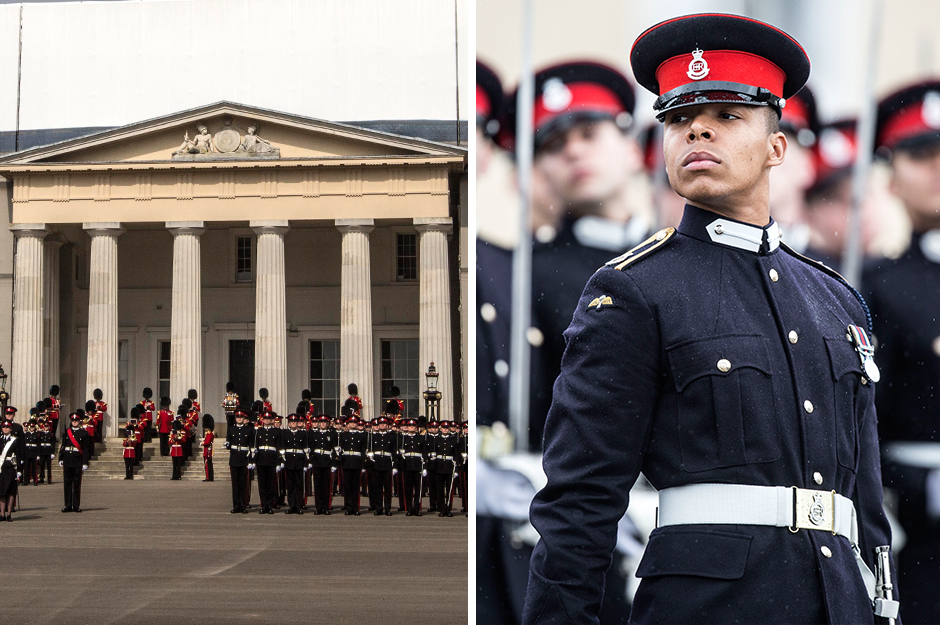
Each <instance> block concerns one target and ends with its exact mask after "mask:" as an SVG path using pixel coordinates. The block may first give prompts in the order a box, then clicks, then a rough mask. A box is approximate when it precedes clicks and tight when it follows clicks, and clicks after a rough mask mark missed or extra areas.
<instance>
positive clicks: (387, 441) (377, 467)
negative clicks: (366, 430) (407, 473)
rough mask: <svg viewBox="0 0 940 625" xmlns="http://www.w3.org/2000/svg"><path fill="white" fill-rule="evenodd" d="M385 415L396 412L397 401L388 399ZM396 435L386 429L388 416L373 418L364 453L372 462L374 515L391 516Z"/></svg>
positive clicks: (395, 470)
mask: <svg viewBox="0 0 940 625" xmlns="http://www.w3.org/2000/svg"><path fill="white" fill-rule="evenodd" d="M385 413H386V415H392V416H394V415H396V414H398V403H397V402H396V401H394V400H389V402H388V404H387V405H386V407H385ZM395 438H396V436H395V433H394V432H389V430H388V417H387V416H385V415H383V416H381V417H379V418H378V419H376V420H375V423H374V427H373V428H372V436H371V438H370V440H369V451H368V453H367V454H366V455H367V456H368V457H369V460H370V461H371V463H372V486H371V487H370V489H369V493H370V494H371V495H372V496H373V497H374V498H375V516H381V515H382V514H384V515H385V516H392V477H393V475H397V474H398V469H396V468H395V463H394V460H395V455H396V453H397V445H396V440H395Z"/></svg>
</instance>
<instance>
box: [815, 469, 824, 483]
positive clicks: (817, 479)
mask: <svg viewBox="0 0 940 625" xmlns="http://www.w3.org/2000/svg"><path fill="white" fill-rule="evenodd" d="M813 481H814V482H816V483H817V484H822V483H823V479H822V473H820V472H819V471H816V472H815V473H813Z"/></svg>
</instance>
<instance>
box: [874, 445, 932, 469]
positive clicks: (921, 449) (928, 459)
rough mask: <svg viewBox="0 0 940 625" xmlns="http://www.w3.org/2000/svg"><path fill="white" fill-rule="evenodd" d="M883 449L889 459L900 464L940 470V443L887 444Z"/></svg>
mask: <svg viewBox="0 0 940 625" xmlns="http://www.w3.org/2000/svg"><path fill="white" fill-rule="evenodd" d="M881 449H882V453H884V455H885V456H886V457H887V458H889V459H891V460H893V461H894V462H897V463H898V464H905V465H907V466H909V467H917V468H919V469H940V443H933V442H928V441H907V442H903V443H886V444H884V445H882V447H881Z"/></svg>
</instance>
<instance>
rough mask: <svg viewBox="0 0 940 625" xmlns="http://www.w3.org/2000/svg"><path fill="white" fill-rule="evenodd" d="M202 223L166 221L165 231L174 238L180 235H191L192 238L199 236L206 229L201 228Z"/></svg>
mask: <svg viewBox="0 0 940 625" xmlns="http://www.w3.org/2000/svg"><path fill="white" fill-rule="evenodd" d="M204 225H205V222H204V221H168V222H166V229H167V230H169V231H170V233H171V234H172V235H173V236H174V237H175V236H179V235H181V234H191V235H192V236H194V237H198V236H200V235H201V234H202V233H203V232H205V231H206V229H205V228H204V227H203V226H204Z"/></svg>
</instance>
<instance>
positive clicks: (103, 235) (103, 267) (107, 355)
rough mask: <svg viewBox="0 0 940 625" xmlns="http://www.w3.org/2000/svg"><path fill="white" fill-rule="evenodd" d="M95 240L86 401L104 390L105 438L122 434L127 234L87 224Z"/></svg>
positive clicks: (116, 228)
mask: <svg viewBox="0 0 940 625" xmlns="http://www.w3.org/2000/svg"><path fill="white" fill-rule="evenodd" d="M82 227H83V228H84V229H85V231H86V232H87V233H88V235H89V236H90V237H91V263H90V265H91V267H90V272H89V285H88V364H87V366H86V368H85V397H84V399H85V400H88V399H92V392H93V391H94V390H95V389H96V388H100V389H101V392H102V393H103V394H104V401H105V402H107V404H108V411H109V414H108V416H107V418H106V420H105V434H106V435H107V436H112V437H114V436H119V435H120V433H119V431H118V273H117V272H118V257H117V254H118V244H117V239H118V237H119V236H121V234H122V233H123V232H124V229H123V228H121V224H120V223H116V222H108V223H86V224H82Z"/></svg>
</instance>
